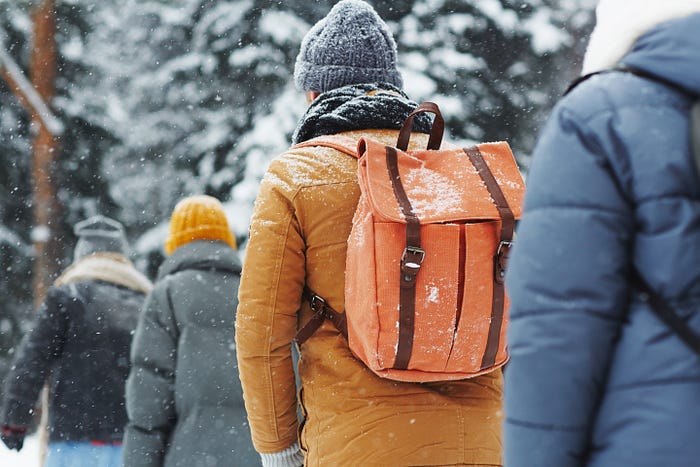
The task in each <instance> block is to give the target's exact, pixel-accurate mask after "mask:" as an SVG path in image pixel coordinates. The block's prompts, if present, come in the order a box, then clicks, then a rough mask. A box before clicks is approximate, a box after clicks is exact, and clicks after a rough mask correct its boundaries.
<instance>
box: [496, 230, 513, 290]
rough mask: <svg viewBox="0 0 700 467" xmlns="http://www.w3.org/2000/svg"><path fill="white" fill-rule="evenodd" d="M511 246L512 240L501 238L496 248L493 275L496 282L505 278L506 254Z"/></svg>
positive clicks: (500, 281)
mask: <svg viewBox="0 0 700 467" xmlns="http://www.w3.org/2000/svg"><path fill="white" fill-rule="evenodd" d="M512 246H513V242H512V241H507V240H502V241H501V243H499V244H498V248H497V249H496V257H495V258H494V276H495V280H496V282H498V283H499V284H500V283H502V282H503V281H504V280H505V278H506V266H507V265H508V254H509V253H510V248H511V247H512Z"/></svg>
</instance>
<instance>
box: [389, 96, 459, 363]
mask: <svg viewBox="0 0 700 467" xmlns="http://www.w3.org/2000/svg"><path fill="white" fill-rule="evenodd" d="M425 112H430V113H433V114H435V119H434V120H433V124H432V126H431V129H430V138H429V140H428V149H429V150H430V149H432V150H437V149H440V142H441V141H442V135H443V132H444V128H445V125H444V123H443V118H442V114H441V113H440V109H439V108H438V106H437V105H435V104H434V103H433V102H423V103H422V104H420V105H419V106H417V107H416V108H415V109H414V110H413V111H412V112H411V113H410V114H409V116H408V117H407V118H406V120H405V121H404V123H403V125H402V127H401V130H400V131H399V138H398V141H397V143H396V147H395V148H394V147H391V146H386V168H387V171H388V172H389V181H390V182H391V188H392V190H393V192H394V196H395V197H396V201H397V202H398V204H399V207H400V208H401V213H402V214H403V216H404V219H405V220H406V246H405V248H404V250H403V254H402V255H401V271H400V274H401V279H400V282H399V284H400V289H399V340H398V343H397V345H396V359H395V360H394V365H393V367H392V368H394V369H396V370H406V369H408V363H409V361H410V360H411V354H412V353H413V336H414V334H415V316H416V282H417V281H416V277H417V276H418V272H420V268H421V265H422V264H423V260H424V259H425V250H424V249H423V248H421V238H420V219H419V218H418V216H417V215H416V213H415V211H414V210H413V206H411V200H410V199H409V198H408V195H407V194H406V190H405V188H404V186H403V183H402V182H401V174H400V173H399V162H398V157H399V156H398V152H397V151H398V150H402V151H406V150H407V149H408V143H409V138H410V136H411V129H412V127H413V119H414V117H415V116H416V115H418V114H421V113H425Z"/></svg>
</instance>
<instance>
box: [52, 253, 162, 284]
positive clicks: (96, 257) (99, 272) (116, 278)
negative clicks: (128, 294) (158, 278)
mask: <svg viewBox="0 0 700 467" xmlns="http://www.w3.org/2000/svg"><path fill="white" fill-rule="evenodd" d="M91 280H93V281H94V280H97V281H102V282H109V283H110V284H116V285H121V286H123V287H127V288H129V289H132V290H136V291H138V292H141V293H144V294H147V293H148V292H150V291H151V288H152V284H151V281H150V280H148V278H147V277H146V276H144V275H143V274H141V273H140V272H139V271H138V270H137V269H136V268H135V267H134V265H133V264H132V262H131V261H129V259H128V258H127V257H126V256H124V255H120V254H118V253H109V252H102V253H93V254H91V255H89V256H86V257H84V258H82V259H80V260H78V261H76V262H75V263H73V264H71V265H70V266H69V267H68V268H66V270H65V271H63V273H62V274H61V275H60V276H59V277H58V279H56V282H55V283H54V285H56V286H61V285H66V284H72V283H76V282H83V281H91Z"/></svg>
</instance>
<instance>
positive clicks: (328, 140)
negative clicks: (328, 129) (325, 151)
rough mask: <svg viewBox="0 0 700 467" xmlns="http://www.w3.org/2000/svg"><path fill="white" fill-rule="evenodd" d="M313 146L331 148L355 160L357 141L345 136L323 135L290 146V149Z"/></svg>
mask: <svg viewBox="0 0 700 467" xmlns="http://www.w3.org/2000/svg"><path fill="white" fill-rule="evenodd" d="M315 146H323V147H326V148H333V149H336V150H338V151H340V152H342V153H345V154H347V155H349V156H352V157H354V158H357V140H356V139H355V138H351V137H349V136H347V135H323V136H317V137H316V138H312V139H309V140H306V141H302V142H301V143H298V144H295V145H294V146H292V149H297V148H312V147H315Z"/></svg>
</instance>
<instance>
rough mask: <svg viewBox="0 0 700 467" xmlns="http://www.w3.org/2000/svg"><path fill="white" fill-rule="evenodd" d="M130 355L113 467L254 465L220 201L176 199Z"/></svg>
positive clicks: (229, 240) (232, 246) (232, 259)
mask: <svg viewBox="0 0 700 467" xmlns="http://www.w3.org/2000/svg"><path fill="white" fill-rule="evenodd" d="M165 252H166V254H167V255H168V257H167V258H166V260H165V261H164V262H163V264H162V265H161V266H160V268H159V270H158V278H157V281H156V284H155V286H154V288H153V291H152V292H151V293H150V294H149V295H148V297H147V299H146V303H145V305H144V309H143V312H142V314H141V317H140V319H139V323H138V326H137V328H136V333H135V335H134V342H133V345H132V348H131V358H132V361H133V367H132V370H131V373H130V374H129V378H128V380H127V385H126V409H127V413H128V416H129V423H128V425H127V428H126V434H125V436H124V457H123V465H124V466H126V467H132V466H154V467H155V466H195V465H231V466H236V465H241V466H244V465H245V466H247V465H255V462H256V461H257V453H256V452H255V450H254V449H253V444H252V442H251V440H250V432H249V430H248V426H247V422H246V415H245V409H244V407H243V395H242V389H241V385H240V382H239V380H238V375H237V371H236V349H235V344H234V332H235V331H234V319H235V311H236V305H237V303H238V300H237V298H236V294H237V293H238V284H239V280H240V274H241V264H240V260H239V259H238V255H237V252H236V241H235V238H234V236H233V233H232V232H231V229H230V227H229V224H228V220H227V218H226V213H225V211H224V208H223V206H222V204H221V203H220V202H219V200H217V199H216V198H213V197H211V196H206V195H196V196H190V197H188V198H185V199H183V200H181V201H180V202H179V203H178V204H177V205H176V206H175V209H174V210H173V213H172V215H171V217H170V228H169V232H168V236H167V238H166V239H165Z"/></svg>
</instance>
